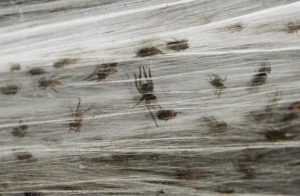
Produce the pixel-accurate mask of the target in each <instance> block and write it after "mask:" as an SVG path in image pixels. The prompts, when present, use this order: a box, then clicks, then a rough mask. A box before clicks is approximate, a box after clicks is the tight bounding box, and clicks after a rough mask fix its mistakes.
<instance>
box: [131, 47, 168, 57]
mask: <svg viewBox="0 0 300 196" xmlns="http://www.w3.org/2000/svg"><path fill="white" fill-rule="evenodd" d="M162 53H163V52H162V51H161V50H159V49H158V48H155V47H147V48H142V49H139V50H138V51H137V53H136V56H138V57H146V56H154V55H158V54H162Z"/></svg>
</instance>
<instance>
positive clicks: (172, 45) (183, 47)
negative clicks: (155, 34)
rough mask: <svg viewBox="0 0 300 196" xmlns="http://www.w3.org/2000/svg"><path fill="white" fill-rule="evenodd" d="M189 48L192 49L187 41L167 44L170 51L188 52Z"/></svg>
mask: <svg viewBox="0 0 300 196" xmlns="http://www.w3.org/2000/svg"><path fill="white" fill-rule="evenodd" d="M189 47H190V46H189V42H188V40H186V39H182V40H175V41H170V42H167V48H168V49H169V50H176V51H180V50H186V49H188V48H189Z"/></svg>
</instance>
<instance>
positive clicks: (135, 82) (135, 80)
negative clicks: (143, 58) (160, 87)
mask: <svg viewBox="0 0 300 196" xmlns="http://www.w3.org/2000/svg"><path fill="white" fill-rule="evenodd" d="M134 84H135V87H136V90H138V91H139V89H140V87H139V84H138V81H137V76H136V74H134Z"/></svg>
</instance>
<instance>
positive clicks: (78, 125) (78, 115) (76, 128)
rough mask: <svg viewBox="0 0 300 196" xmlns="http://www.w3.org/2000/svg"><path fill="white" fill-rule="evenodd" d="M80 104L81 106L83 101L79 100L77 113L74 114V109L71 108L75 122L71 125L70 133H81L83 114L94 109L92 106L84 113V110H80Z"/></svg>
mask: <svg viewBox="0 0 300 196" xmlns="http://www.w3.org/2000/svg"><path fill="white" fill-rule="evenodd" d="M80 104H81V99H80V98H78V104H77V107H76V110H75V112H73V110H72V108H70V109H71V113H72V117H73V118H74V120H73V122H70V123H69V128H70V129H69V130H70V131H75V132H80V128H81V126H82V118H83V114H84V113H85V112H87V111H89V110H91V109H92V106H91V107H89V108H88V109H86V110H83V111H82V110H80Z"/></svg>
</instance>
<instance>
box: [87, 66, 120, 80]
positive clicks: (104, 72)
mask: <svg viewBox="0 0 300 196" xmlns="http://www.w3.org/2000/svg"><path fill="white" fill-rule="evenodd" d="M102 66H103V67H102V68H101V69H99V68H96V70H95V71H94V72H93V73H92V74H91V75H89V76H88V77H86V78H85V80H94V79H97V82H99V81H101V80H104V79H105V78H106V77H107V76H109V75H111V74H114V73H116V72H117V69H116V68H115V67H117V66H118V63H106V64H103V65H102ZM94 76H96V78H94Z"/></svg>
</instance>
